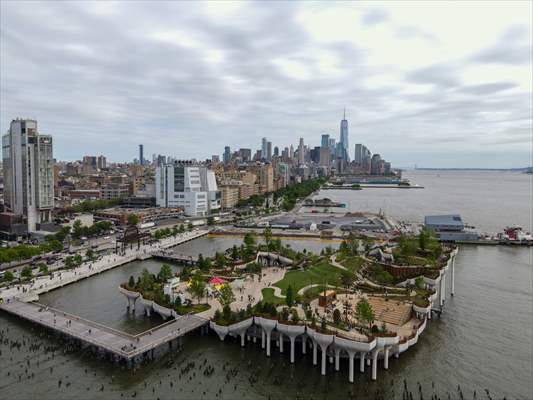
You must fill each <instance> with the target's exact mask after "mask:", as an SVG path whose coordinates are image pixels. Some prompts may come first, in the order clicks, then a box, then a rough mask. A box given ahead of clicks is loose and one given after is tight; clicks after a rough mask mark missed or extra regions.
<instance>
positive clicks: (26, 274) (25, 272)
mask: <svg viewBox="0 0 533 400" xmlns="http://www.w3.org/2000/svg"><path fill="white" fill-rule="evenodd" d="M32 275H33V273H32V269H31V265H25V266H24V268H22V271H21V272H20V276H21V277H23V278H25V279H30V278H31V277H32Z"/></svg>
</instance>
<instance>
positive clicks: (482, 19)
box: [0, 1, 533, 167]
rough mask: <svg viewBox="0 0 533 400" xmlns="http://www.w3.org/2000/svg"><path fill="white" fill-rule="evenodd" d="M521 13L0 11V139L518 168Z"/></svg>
mask: <svg viewBox="0 0 533 400" xmlns="http://www.w3.org/2000/svg"><path fill="white" fill-rule="evenodd" d="M532 13H533V9H532V2H530V1H522V2H516V3H513V2H510V1H506V2H501V3H499V2H496V1H486V2H481V1H476V2H473V3H465V2H449V3H446V2H440V3H439V2H435V1H432V2H426V3H422V2H419V1H417V2H412V3H401V2H399V1H394V2H388V3H383V4H380V3H377V2H371V3H361V2H357V3H355V2H353V3H351V2H343V3H332V2H322V3H312V2H301V3H296V2H287V3H283V2H268V3H266V2H263V3H258V2H250V3H237V2H235V3H234V2H222V1H219V2H216V3H199V2H194V3H193V2H190V3H188V2H185V1H179V2H178V1H177V2H170V1H164V2H163V1H162V2H146V3H143V2H140V1H136V2H130V3H128V2H126V1H122V2H117V3H110V2H104V1H98V2H94V3H91V2H87V1H84V2H81V1H79V2H69V1H53V2H37V1H33V2H28V3H25V2H24V1H1V26H0V29H1V49H0V60H1V61H0V83H1V90H0V95H1V97H0V118H1V121H0V128H1V130H2V133H3V132H5V131H6V130H7V129H8V127H9V122H10V121H11V119H13V118H15V117H31V118H35V119H37V120H38V122H39V130H40V131H41V132H42V133H48V134H52V135H53V136H54V140H55V148H54V152H55V156H56V158H58V159H60V160H74V159H80V158H81V157H82V156H83V155H87V154H104V155H106V156H107V157H108V159H110V160H112V161H123V160H132V159H133V158H135V157H137V156H138V155H137V154H138V153H137V152H138V149H137V145H138V144H139V143H143V144H144V148H145V157H148V158H151V155H152V153H160V154H167V155H173V156H176V157H180V158H192V157H196V158H206V157H210V156H211V155H212V154H221V153H222V152H223V149H224V146H225V145H230V146H231V148H232V150H233V149H237V148H239V147H250V148H252V149H257V148H259V146H260V141H261V137H263V136H266V137H267V138H269V140H271V141H272V142H273V144H274V145H277V146H279V147H280V148H283V147H285V146H288V145H290V144H291V143H294V144H296V143H297V140H298V138H299V137H303V138H304V140H305V142H306V144H309V145H311V146H316V145H319V144H320V135H321V134H323V133H329V134H330V135H333V136H334V137H336V138H337V139H338V136H339V124H340V119H341V118H342V112H343V108H344V107H346V110H347V111H346V116H347V119H348V121H349V133H350V139H349V140H350V148H351V157H353V147H354V145H355V143H364V144H366V145H367V146H368V147H369V148H370V150H371V151H372V152H373V153H380V154H381V155H382V157H384V158H386V159H388V160H390V161H392V162H393V165H395V166H404V167H408V166H413V165H414V164H418V166H427V167H429V166H432V167H516V166H526V165H531V164H532V160H531V158H532V146H533V143H532V140H533V139H532V135H533V133H532V113H533V111H532V109H533V104H532V102H533V100H532V95H533V82H532V80H533V77H532V74H533V62H532V58H533V44H532V36H533V34H532V25H533V24H532Z"/></svg>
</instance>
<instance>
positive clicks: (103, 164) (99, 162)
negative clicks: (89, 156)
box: [96, 156, 107, 169]
mask: <svg viewBox="0 0 533 400" xmlns="http://www.w3.org/2000/svg"><path fill="white" fill-rule="evenodd" d="M96 167H97V168H98V169H106V168H107V160H106V158H105V157H104V156H98V158H97V159H96Z"/></svg>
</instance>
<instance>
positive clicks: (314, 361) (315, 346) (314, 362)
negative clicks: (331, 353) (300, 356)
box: [313, 340, 318, 365]
mask: <svg viewBox="0 0 533 400" xmlns="http://www.w3.org/2000/svg"><path fill="white" fill-rule="evenodd" d="M317 346H318V344H317V343H316V342H315V341H314V340H313V365H316V358H317V357H316V356H317V354H316V352H317Z"/></svg>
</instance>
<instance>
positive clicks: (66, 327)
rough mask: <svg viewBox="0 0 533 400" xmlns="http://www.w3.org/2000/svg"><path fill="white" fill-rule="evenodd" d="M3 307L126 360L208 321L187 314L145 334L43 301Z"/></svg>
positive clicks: (16, 303) (17, 303)
mask: <svg viewBox="0 0 533 400" xmlns="http://www.w3.org/2000/svg"><path fill="white" fill-rule="evenodd" d="M0 309H2V310H4V311H7V312H9V313H11V314H14V315H17V316H19V317H21V318H24V319H27V320H29V321H32V322H35V323H37V324H40V325H43V326H46V327H48V328H50V329H53V330H56V331H59V332H61V333H64V334H66V335H69V336H71V337H75V338H77V339H79V340H82V341H84V342H86V343H90V344H92V345H95V346H97V347H99V348H101V349H105V350H106V351H108V352H111V353H113V354H115V355H118V356H120V357H123V358H126V359H132V358H133V357H135V356H138V355H141V354H143V353H145V352H146V351H149V350H151V349H153V348H156V347H157V346H160V345H162V344H164V343H166V342H168V341H170V340H173V339H175V338H177V337H179V336H182V335H184V334H186V333H188V332H190V331H193V330H195V329H197V328H198V327H200V326H202V325H205V324H206V323H207V320H206V319H204V318H200V317H197V316H194V315H185V316H182V317H180V318H178V319H175V320H172V321H169V322H167V323H164V324H162V325H159V326H157V327H155V328H153V329H150V330H148V331H146V332H143V333H141V334H138V335H129V334H127V333H125V332H121V331H118V330H115V329H113V328H109V327H106V326H104V325H101V324H98V323H96V322H93V321H89V320H86V319H83V318H81V317H78V316H76V315H72V314H68V313H65V312H63V311H60V310H56V309H53V308H50V307H47V306H45V305H42V304H37V303H27V302H22V301H18V300H10V302H9V303H7V302H4V303H3V304H1V305H0Z"/></svg>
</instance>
